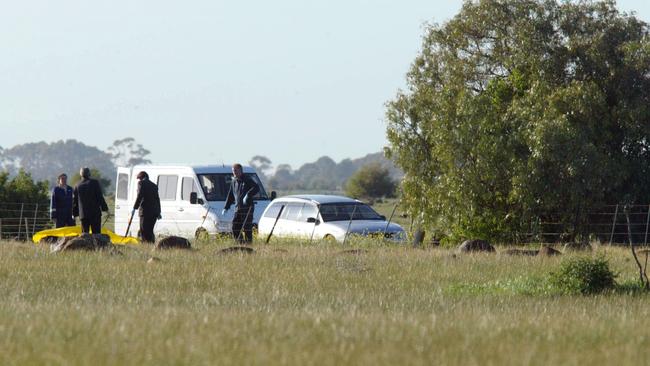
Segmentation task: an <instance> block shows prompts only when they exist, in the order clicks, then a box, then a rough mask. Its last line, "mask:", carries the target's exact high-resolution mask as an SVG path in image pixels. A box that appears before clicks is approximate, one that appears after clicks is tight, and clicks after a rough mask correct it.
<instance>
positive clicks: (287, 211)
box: [282, 202, 304, 221]
mask: <svg viewBox="0 0 650 366" xmlns="http://www.w3.org/2000/svg"><path fill="white" fill-rule="evenodd" d="M303 205H304V203H297V202H290V203H289V204H287V205H286V206H285V207H284V211H282V218H283V219H285V220H292V221H296V220H298V216H299V215H300V211H301V210H302V206H303Z"/></svg>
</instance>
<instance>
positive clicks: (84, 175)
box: [79, 167, 90, 179]
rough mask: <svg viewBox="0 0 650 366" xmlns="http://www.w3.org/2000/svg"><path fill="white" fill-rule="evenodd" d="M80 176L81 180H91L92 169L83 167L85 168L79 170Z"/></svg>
mask: <svg viewBox="0 0 650 366" xmlns="http://www.w3.org/2000/svg"><path fill="white" fill-rule="evenodd" d="M79 175H80V176H81V178H84V179H88V178H90V168H88V167H83V168H81V169H79Z"/></svg>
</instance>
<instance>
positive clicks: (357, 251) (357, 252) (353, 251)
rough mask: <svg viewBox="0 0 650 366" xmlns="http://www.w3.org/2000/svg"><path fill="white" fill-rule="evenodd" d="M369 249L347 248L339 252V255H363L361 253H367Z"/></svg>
mask: <svg viewBox="0 0 650 366" xmlns="http://www.w3.org/2000/svg"><path fill="white" fill-rule="evenodd" d="M367 253H368V251H367V250H365V249H346V250H342V251H340V252H338V253H337V254H339V255H345V254H351V255H361V254H367Z"/></svg>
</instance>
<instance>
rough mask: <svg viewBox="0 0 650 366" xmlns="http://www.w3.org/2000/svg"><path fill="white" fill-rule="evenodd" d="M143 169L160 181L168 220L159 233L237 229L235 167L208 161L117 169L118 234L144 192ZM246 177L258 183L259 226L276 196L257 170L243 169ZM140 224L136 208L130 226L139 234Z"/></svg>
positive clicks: (160, 222) (164, 217) (158, 228)
mask: <svg viewBox="0 0 650 366" xmlns="http://www.w3.org/2000/svg"><path fill="white" fill-rule="evenodd" d="M140 171H145V172H147V174H148V175H149V180H151V181H152V182H153V183H156V184H157V185H158V194H159V196H160V209H161V216H162V219H161V220H158V221H157V222H156V226H155V227H154V234H156V235H159V234H162V235H176V236H182V237H185V238H190V239H191V238H196V237H199V236H204V235H206V234H207V235H216V234H226V233H231V232H232V219H233V215H234V211H235V210H234V206H233V207H231V209H230V210H228V212H227V213H226V214H225V215H223V216H222V215H221V210H222V209H223V208H224V206H225V203H226V202H225V199H226V195H227V194H228V190H229V188H230V182H231V181H232V179H233V176H232V169H231V167H230V166H227V165H226V166H223V165H218V166H217V165H206V166H189V165H141V166H134V167H130V168H117V179H116V180H115V181H116V182H117V184H116V185H115V186H116V187H115V232H116V233H117V234H119V235H124V234H125V232H126V230H127V226H128V222H129V218H130V217H131V210H132V209H133V204H134V203H135V198H136V197H137V195H138V180H137V179H136V176H137V175H138V173H139V172H140ZM243 172H244V175H247V176H249V177H251V178H252V179H253V181H255V183H257V184H258V185H259V187H260V191H259V193H258V194H257V195H255V197H253V199H254V203H255V209H254V211H253V225H254V226H255V225H257V223H258V222H259V219H260V217H261V216H262V212H263V211H264V209H265V208H266V206H267V205H268V204H269V202H271V199H273V198H274V197H275V192H271V198H269V197H268V196H267V195H266V191H265V190H264V186H263V185H262V182H261V181H260V179H259V177H258V176H257V173H255V169H253V168H250V167H244V168H243ZM139 228H140V223H139V217H138V214H137V212H136V214H135V216H134V217H133V222H132V223H131V227H130V229H129V233H130V234H129V235H132V236H136V235H137V234H138V231H139Z"/></svg>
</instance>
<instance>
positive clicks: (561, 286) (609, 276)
mask: <svg viewBox="0 0 650 366" xmlns="http://www.w3.org/2000/svg"><path fill="white" fill-rule="evenodd" d="M615 277H616V274H614V272H612V270H610V269H609V263H608V262H607V260H606V259H605V258H602V257H600V258H586V257H581V258H570V259H568V260H565V261H564V262H562V264H561V265H560V269H559V270H558V271H557V272H552V273H551V276H550V283H551V285H552V286H553V287H555V288H556V289H557V290H559V291H560V292H563V293H565V294H583V295H586V294H595V293H600V292H603V291H605V290H608V289H613V288H614V287H615V286H616V281H615V280H614V278H615Z"/></svg>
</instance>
